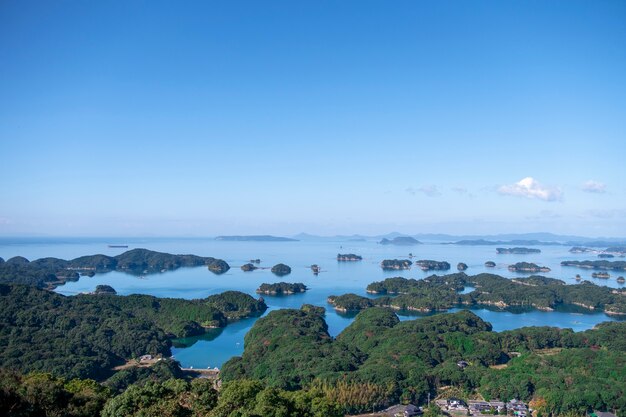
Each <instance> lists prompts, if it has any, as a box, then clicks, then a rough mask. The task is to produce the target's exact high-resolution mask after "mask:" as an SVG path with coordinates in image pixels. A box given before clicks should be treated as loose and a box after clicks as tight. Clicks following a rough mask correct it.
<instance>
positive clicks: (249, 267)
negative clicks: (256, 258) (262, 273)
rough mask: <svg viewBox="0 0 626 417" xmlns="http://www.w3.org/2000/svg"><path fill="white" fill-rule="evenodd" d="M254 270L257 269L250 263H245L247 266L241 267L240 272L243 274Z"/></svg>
mask: <svg viewBox="0 0 626 417" xmlns="http://www.w3.org/2000/svg"><path fill="white" fill-rule="evenodd" d="M255 269H259V267H258V266H255V265H254V264H252V263H247V264H244V265H241V270H242V271H244V272H250V271H254V270H255Z"/></svg>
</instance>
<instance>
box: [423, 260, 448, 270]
mask: <svg viewBox="0 0 626 417" xmlns="http://www.w3.org/2000/svg"><path fill="white" fill-rule="evenodd" d="M415 265H417V266H419V267H420V268H421V269H422V271H447V270H448V269H450V264H449V263H448V262H445V261H431V260H429V259H426V260H421V261H416V262H415Z"/></svg>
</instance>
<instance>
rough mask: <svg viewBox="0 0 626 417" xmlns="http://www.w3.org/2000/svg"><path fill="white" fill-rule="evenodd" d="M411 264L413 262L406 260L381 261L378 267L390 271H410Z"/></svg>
mask: <svg viewBox="0 0 626 417" xmlns="http://www.w3.org/2000/svg"><path fill="white" fill-rule="evenodd" d="M412 264H413V262H411V261H409V260H408V259H402V260H398V259H385V260H384V261H382V262H381V263H380V267H381V268H382V269H387V270H391V269H410V268H411V265H412Z"/></svg>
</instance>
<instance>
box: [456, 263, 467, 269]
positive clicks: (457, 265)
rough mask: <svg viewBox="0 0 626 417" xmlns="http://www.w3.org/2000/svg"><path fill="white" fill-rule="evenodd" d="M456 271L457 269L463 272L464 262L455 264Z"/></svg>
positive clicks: (465, 266)
mask: <svg viewBox="0 0 626 417" xmlns="http://www.w3.org/2000/svg"><path fill="white" fill-rule="evenodd" d="M456 269H458V270H459V271H465V270H466V269H467V264H466V263H464V262H459V263H458V264H456Z"/></svg>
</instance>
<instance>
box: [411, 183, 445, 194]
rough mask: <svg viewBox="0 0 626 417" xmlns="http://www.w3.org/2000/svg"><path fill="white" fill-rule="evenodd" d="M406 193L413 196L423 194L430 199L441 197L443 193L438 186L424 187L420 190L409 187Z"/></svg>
mask: <svg viewBox="0 0 626 417" xmlns="http://www.w3.org/2000/svg"><path fill="white" fill-rule="evenodd" d="M406 192H407V193H409V194H412V195H415V194H417V193H422V194H425V195H427V196H428V197H438V196H440V195H441V192H440V191H439V189H438V188H437V186H436V185H423V186H421V187H419V188H413V187H409V188H407V189H406Z"/></svg>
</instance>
